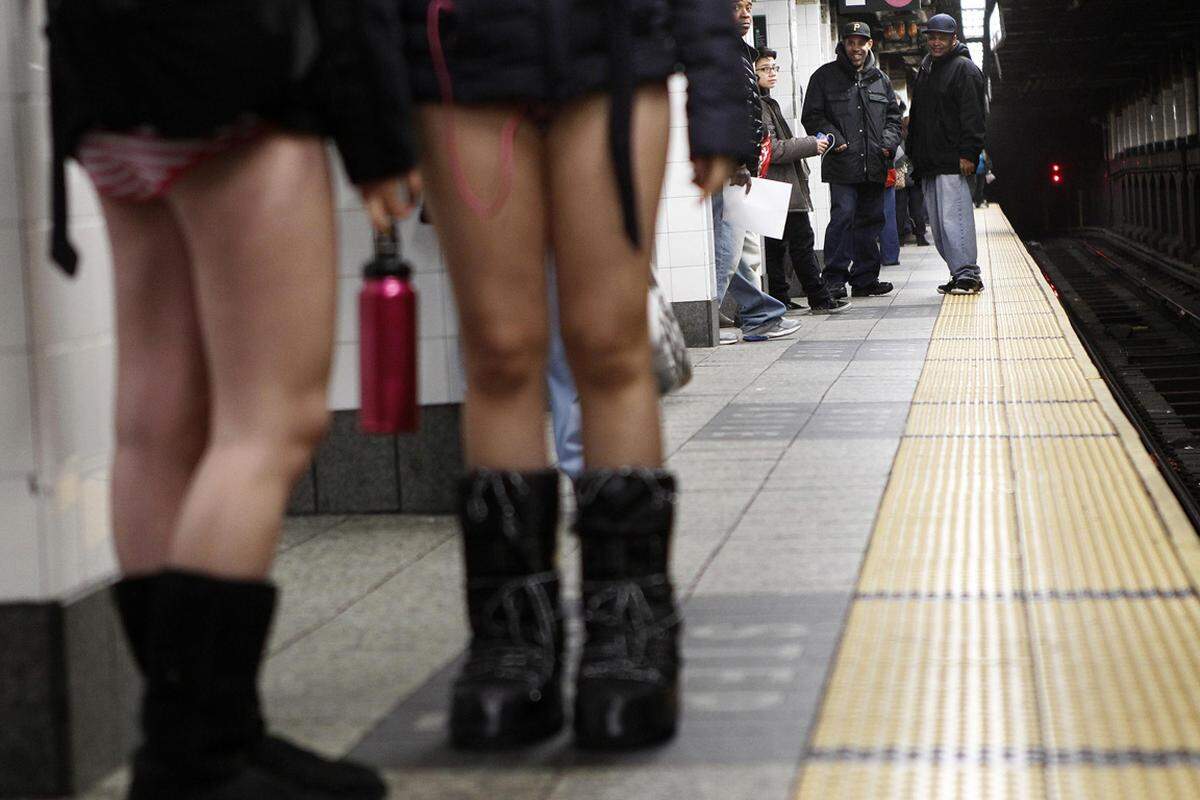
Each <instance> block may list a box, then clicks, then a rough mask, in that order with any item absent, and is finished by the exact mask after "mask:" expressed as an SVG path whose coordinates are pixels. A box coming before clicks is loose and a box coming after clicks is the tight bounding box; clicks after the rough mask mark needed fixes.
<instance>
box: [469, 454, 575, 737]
mask: <svg viewBox="0 0 1200 800" xmlns="http://www.w3.org/2000/svg"><path fill="white" fill-rule="evenodd" d="M459 520H460V522H461V524H462V536H463V563H464V565H465V568H466V594H467V611H468V615H469V617H470V623H471V646H470V650H469V652H468V654H467V661H466V664H464V665H463V668H462V672H461V673H459V676H458V678H457V680H455V682H454V692H453V697H452V701H451V709H450V737H451V740H452V741H453V742H454V744H455V745H456V746H458V747H464V748H503V747H514V746H517V745H522V744H528V743H530V742H535V741H538V740H540V739H545V738H546V737H548V736H551V735H553V734H555V733H557V732H558V731H559V729H561V728H562V725H563V701H562V642H563V626H562V610H561V608H560V605H559V582H558V572H557V570H556V553H557V550H558V542H557V539H558V537H557V529H558V473H557V472H556V471H555V470H542V471H539V472H529V473H517V472H493V471H489V470H477V471H475V472H472V473H471V474H470V475H468V476H467V477H466V478H464V479H463V480H462V482H461V484H460V487H459Z"/></svg>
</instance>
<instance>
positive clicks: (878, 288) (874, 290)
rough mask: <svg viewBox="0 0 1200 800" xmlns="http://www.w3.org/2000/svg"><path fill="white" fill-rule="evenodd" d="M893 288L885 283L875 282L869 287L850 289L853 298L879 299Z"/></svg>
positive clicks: (893, 287)
mask: <svg viewBox="0 0 1200 800" xmlns="http://www.w3.org/2000/svg"><path fill="white" fill-rule="evenodd" d="M895 288H896V287H895V286H892V285H891V284H890V283H888V282H887V281H875V282H874V283H872V284H871V285H870V286H854V287H852V289H851V294H852V295H853V296H854V297H879V296H881V295H885V294H890V293H891V291H892V290H893V289H895Z"/></svg>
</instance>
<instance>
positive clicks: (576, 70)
mask: <svg viewBox="0 0 1200 800" xmlns="http://www.w3.org/2000/svg"><path fill="white" fill-rule="evenodd" d="M395 1H396V2H399V3H400V4H401V6H402V8H403V17H404V27H405V38H406V52H407V54H408V57H409V64H410V67H411V69H412V81H413V94H414V96H415V97H416V99H417V101H418V102H445V101H447V100H448V99H449V98H447V97H444V96H443V91H442V86H441V84H440V81H439V74H438V73H439V69H438V68H439V65H438V64H436V63H435V61H434V51H435V49H436V48H435V47H434V46H433V45H434V44H435V43H440V44H441V46H442V49H443V51H444V54H445V65H444V66H445V70H446V74H445V76H444V77H448V78H449V85H450V89H451V91H452V93H453V99H454V101H455V102H457V103H464V104H473V103H494V102H502V103H519V104H530V105H533V106H538V107H545V106H551V107H553V106H554V105H557V104H561V103H564V102H567V101H569V100H572V99H575V98H578V97H581V96H583V95H586V94H591V93H597V92H603V93H605V94H610V95H611V96H612V104H613V105H612V114H611V126H612V130H611V135H610V143H611V146H612V149H613V161H614V167H615V171H616V176H617V182H618V186H619V189H620V193H621V197H622V205H623V210H624V213H625V227H626V231H627V233H629V235H630V238H631V239H633V240H634V241H637V240H638V238H639V237H638V231H637V224H636V217H635V215H634V213H633V208H632V193H633V189H632V177H631V171H632V167H631V166H630V160H631V159H630V154H629V130H630V108H631V105H632V94H633V90H634V87H635V86H636V85H638V84H641V83H647V82H662V81H664V80H665V79H666V78H667V77H668V76H669V75H670V74H671V73H673V72H675V71H676V69H677V68H678V67H679V66H682V67H683V70H684V72H685V73H686V74H687V78H688V107H687V113H688V137H689V143H690V146H691V155H692V156H693V157H696V156H717V155H724V156H731V157H734V158H739V159H740V158H745V157H746V155H747V153H748V150H749V143H750V141H751V133H750V131H749V125H750V123H751V120H752V119H753V120H757V119H758V101H757V93H756V92H755V96H754V106H753V110H752V111H751V110H750V109H748V108H743V107H742V106H741V102H748V100H747V99H746V98H743V95H744V93H745V92H746V91H747V90H746V88H745V87H744V86H743V84H742V78H743V75H742V68H741V65H740V60H741V58H740V56H739V53H738V37H737V33H736V32H735V28H734V24H733V21H732V20H731V19H730V16H729V3H728V0H455V2H454V7H453V9H452V10H445V8H444V7H442V8H441V9H440V10H438V12H437V16H436V19H437V23H438V24H437V26H436V29H431V27H430V25H429V20H430V16H429V12H430V6H431V0H395ZM751 64H753V60H752V61H751ZM751 74H753V67H751ZM564 146H569V145H565V144H564ZM755 157H756V156H755Z"/></svg>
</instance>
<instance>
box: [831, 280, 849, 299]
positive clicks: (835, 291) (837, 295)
mask: <svg viewBox="0 0 1200 800" xmlns="http://www.w3.org/2000/svg"><path fill="white" fill-rule="evenodd" d="M829 296H830V297H832V298H833V299H834V300H844V299H845V298H846V285H845V284H842V285H841V286H830V287H829Z"/></svg>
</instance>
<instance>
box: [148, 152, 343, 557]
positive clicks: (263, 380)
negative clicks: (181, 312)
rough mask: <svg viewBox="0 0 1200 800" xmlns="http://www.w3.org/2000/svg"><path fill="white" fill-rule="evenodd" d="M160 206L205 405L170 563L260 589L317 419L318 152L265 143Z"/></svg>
mask: <svg viewBox="0 0 1200 800" xmlns="http://www.w3.org/2000/svg"><path fill="white" fill-rule="evenodd" d="M169 199H170V202H171V205H172V207H173V209H174V210H175V213H176V216H177V218H178V219H179V220H180V224H181V226H182V228H183V230H184V233H185V236H186V240H187V243H188V249H189V251H190V252H191V254H192V259H193V265H194V266H193V270H194V272H193V275H194V284H195V288H196V296H197V298H198V308H199V319H200V326H201V329H202V330H203V334H204V343H205V355H206V357H207V363H208V374H209V380H210V383H211V386H212V397H213V399H212V416H211V422H210V433H209V441H208V448H207V450H206V451H205V454H204V457H203V460H202V461H201V463H200V466H199V469H198V470H197V472H196V474H195V478H194V480H193V482H192V485H191V488H190V489H189V491H188V494H187V497H186V498H185V500H184V504H183V508H182V511H181V513H180V517H179V521H178V526H177V533H176V538H175V541H174V544H173V547H172V552H171V558H170V562H171V565H172V566H175V567H182V568H184V569H190V570H194V571H199V572H203V573H205V574H209V575H216V576H219V577H228V578H241V579H251V580H253V579H260V578H262V577H264V576H265V575H266V574H267V572H268V570H269V568H270V565H271V561H272V559H273V557H274V553H275V546H276V543H277V541H278V536H279V530H280V526H281V520H282V517H283V510H284V506H285V504H286V501H287V496H288V493H289V491H290V490H291V487H292V483H293V482H294V481H295V479H296V477H297V476H298V475H299V473H300V471H301V470H302V469H303V468H304V467H305V465H306V464H307V463H308V460H309V457H310V455H311V452H312V448H313V447H314V446H315V445H316V443H317V441H318V440H319V439H320V437H321V436H322V435H323V433H324V431H325V428H326V424H327V420H328V412H327V410H326V402H327V400H326V388H327V384H328V380H329V366H330V359H331V352H332V343H333V320H334V313H335V311H334V306H335V303H334V292H335V264H336V254H335V246H334V235H333V227H332V220H333V208H332V198H331V190H330V184H329V169H328V164H327V163H326V156H325V151H324V148H323V147H322V145H321V143H320V142H319V141H318V140H317V139H315V138H311V137H302V136H295V135H271V136H268V137H265V138H263V139H261V140H258V141H256V142H254V143H252V144H250V145H247V146H245V147H242V148H239V149H238V150H237V151H235V152H233V153H230V154H229V155H226V156H224V157H222V158H219V159H214V160H213V161H212V162H210V163H207V164H205V165H203V166H202V167H200V168H198V169H196V170H195V171H194V172H192V173H189V174H188V175H187V176H185V177H184V179H182V180H181V181H180V183H179V184H178V185H177V186H176V187H175V188H174V189H173V190H172V192H171V195H170V198H169Z"/></svg>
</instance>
